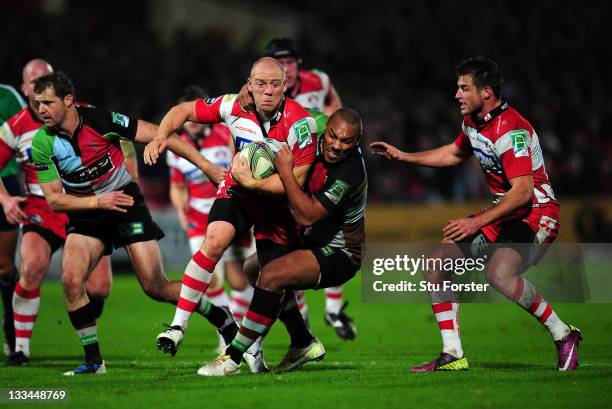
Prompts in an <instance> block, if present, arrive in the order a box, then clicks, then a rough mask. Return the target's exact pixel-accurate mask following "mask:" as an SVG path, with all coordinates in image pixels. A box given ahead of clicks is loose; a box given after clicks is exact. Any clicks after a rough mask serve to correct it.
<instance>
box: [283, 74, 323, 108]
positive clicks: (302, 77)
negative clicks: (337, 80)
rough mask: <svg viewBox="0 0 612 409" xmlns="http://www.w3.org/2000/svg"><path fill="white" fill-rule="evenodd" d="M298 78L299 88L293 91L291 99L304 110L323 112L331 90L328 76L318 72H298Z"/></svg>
mask: <svg viewBox="0 0 612 409" xmlns="http://www.w3.org/2000/svg"><path fill="white" fill-rule="evenodd" d="M298 77H299V88H298V89H297V90H294V91H293V95H291V98H293V99H295V100H296V101H297V102H299V103H300V105H302V106H303V107H304V108H306V109H313V110H316V111H319V112H323V109H324V108H325V102H326V101H327V99H328V96H329V90H330V88H331V82H330V80H329V76H328V75H327V74H326V73H324V72H323V71H319V70H300V71H299V72H298Z"/></svg>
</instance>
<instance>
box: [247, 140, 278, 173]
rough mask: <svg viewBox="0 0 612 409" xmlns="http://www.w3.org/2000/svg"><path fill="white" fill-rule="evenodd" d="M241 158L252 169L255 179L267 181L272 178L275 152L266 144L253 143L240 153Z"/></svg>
mask: <svg viewBox="0 0 612 409" xmlns="http://www.w3.org/2000/svg"><path fill="white" fill-rule="evenodd" d="M240 158H241V159H244V160H245V161H246V162H247V163H248V164H249V167H250V168H251V173H252V174H253V177H254V178H255V179H265V178H267V177H269V176H272V175H273V174H274V172H275V169H274V151H273V150H272V148H271V147H270V145H268V144H267V143H265V142H251V143H249V144H247V145H246V146H245V147H244V148H243V149H242V150H241V151H240Z"/></svg>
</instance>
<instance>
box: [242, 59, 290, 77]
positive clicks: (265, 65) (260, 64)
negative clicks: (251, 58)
mask: <svg viewBox="0 0 612 409" xmlns="http://www.w3.org/2000/svg"><path fill="white" fill-rule="evenodd" d="M275 71H277V72H278V73H279V74H280V76H281V79H282V80H283V81H284V80H285V69H284V68H283V64H281V63H280V62H279V61H278V60H277V59H276V58H272V57H262V58H260V59H259V60H257V61H255V63H254V64H253V67H251V74H250V78H255V77H257V76H258V74H262V73H266V74H269V73H275Z"/></svg>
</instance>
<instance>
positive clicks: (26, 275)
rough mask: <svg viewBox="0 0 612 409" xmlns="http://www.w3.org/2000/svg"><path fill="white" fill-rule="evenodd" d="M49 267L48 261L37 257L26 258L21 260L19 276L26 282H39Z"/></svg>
mask: <svg viewBox="0 0 612 409" xmlns="http://www.w3.org/2000/svg"><path fill="white" fill-rule="evenodd" d="M48 269H49V266H48V263H45V262H42V261H40V260H37V259H31V260H30V259H26V260H23V261H22V262H21V266H20V269H19V270H20V276H21V279H22V280H23V281H25V282H28V283H35V282H38V283H40V282H41V281H42V279H43V278H44V276H45V274H46V273H47V270H48Z"/></svg>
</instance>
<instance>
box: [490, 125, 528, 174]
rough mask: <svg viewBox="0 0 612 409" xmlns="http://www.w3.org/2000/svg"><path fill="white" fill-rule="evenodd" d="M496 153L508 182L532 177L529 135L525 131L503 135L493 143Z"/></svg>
mask: <svg viewBox="0 0 612 409" xmlns="http://www.w3.org/2000/svg"><path fill="white" fill-rule="evenodd" d="M495 150H496V151H497V153H498V155H499V157H500V159H501V161H502V166H503V168H504V173H505V174H506V178H507V179H508V180H510V179H513V178H516V177H519V176H526V175H533V169H532V161H531V135H529V132H528V131H527V130H525V129H517V130H513V131H510V132H507V133H505V134H503V135H502V136H501V137H500V138H499V139H498V140H497V141H496V142H495Z"/></svg>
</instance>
